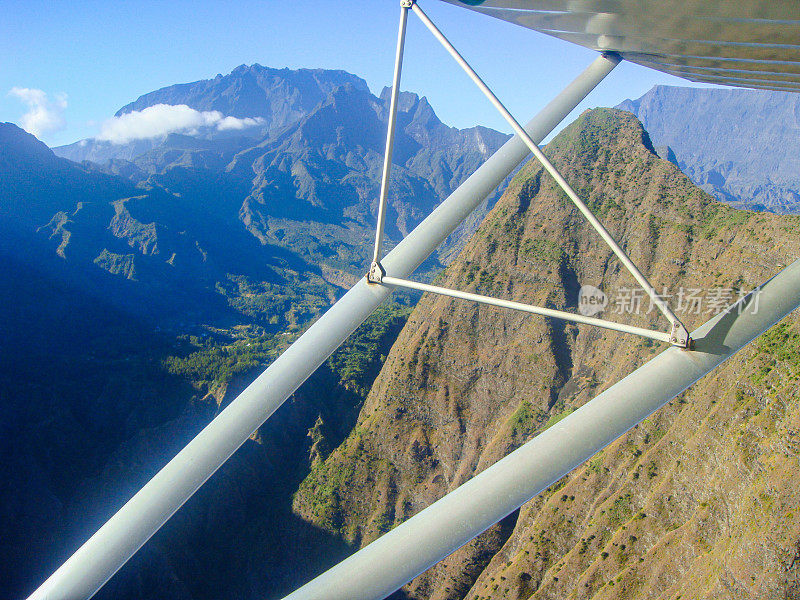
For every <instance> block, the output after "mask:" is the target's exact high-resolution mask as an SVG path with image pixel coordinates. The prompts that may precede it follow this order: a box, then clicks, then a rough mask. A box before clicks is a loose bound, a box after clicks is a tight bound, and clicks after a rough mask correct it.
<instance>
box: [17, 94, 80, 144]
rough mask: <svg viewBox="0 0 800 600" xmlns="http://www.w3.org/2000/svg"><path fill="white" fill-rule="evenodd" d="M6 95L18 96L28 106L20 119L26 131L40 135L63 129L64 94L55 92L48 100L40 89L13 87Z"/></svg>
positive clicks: (65, 106)
mask: <svg viewBox="0 0 800 600" xmlns="http://www.w3.org/2000/svg"><path fill="white" fill-rule="evenodd" d="M8 95H9V96H13V97H14V98H18V99H19V100H21V101H22V102H23V103H24V104H25V105H26V106H27V107H28V112H26V113H25V114H24V115H22V118H21V119H20V124H21V125H22V128H23V129H24V130H25V131H27V132H28V133H32V134H33V135H35V136H36V137H41V136H42V135H43V134H45V133H48V132H51V131H58V130H60V129H63V128H64V126H65V125H66V122H65V121H64V110H65V109H66V108H67V95H66V94H63V93H62V94H56V95H55V97H54V98H53V99H52V100H50V99H49V98H48V97H47V94H46V93H45V92H43V91H42V90H37V89H35V88H20V87H14V88H11V91H10V92H8Z"/></svg>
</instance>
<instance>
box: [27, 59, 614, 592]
mask: <svg viewBox="0 0 800 600" xmlns="http://www.w3.org/2000/svg"><path fill="white" fill-rule="evenodd" d="M618 63H619V58H618V57H616V56H615V55H610V56H599V57H598V58H596V59H595V60H594V62H592V64H591V65H589V67H588V68H587V69H586V70H585V71H584V72H583V73H581V74H580V75H579V76H578V77H577V78H576V79H575V80H574V81H573V82H572V83H570V84H569V85H568V86H567V87H566V88H565V89H564V91H562V92H561V93H560V94H559V95H558V96H557V97H556V98H555V99H553V101H552V102H550V103H549V104H548V105H547V106H546V107H545V108H544V109H542V110H541V111H540V112H539V114H538V115H537V116H536V117H535V118H534V119H533V120H532V121H531V122H530V123H529V124H528V127H527V132H528V134H529V135H530V136H531V137H532V138H533V139H535V140H539V141H541V140H543V139H544V138H545V137H546V136H547V135H548V134H549V133H550V132H551V131H553V129H555V127H556V126H557V125H558V124H559V123H560V122H561V121H562V120H563V119H564V118H565V117H566V116H567V115H568V114H569V113H570V112H571V111H572V110H573V109H574V108H575V107H576V106H577V105H578V104H579V103H580V102H581V100H583V99H584V98H585V97H586V96H587V95H588V94H589V92H591V91H592V90H593V89H594V87H595V86H596V85H597V84H598V83H600V81H602V80H603V79H604V78H605V76H606V75H608V73H610V72H611V71H612V70H613V68H614V67H615V66H616V65H617V64H618ZM527 155H528V149H527V146H526V145H525V143H524V142H523V141H522V140H521V139H520V138H519V137H518V136H515V137H513V138H511V139H510V140H509V141H508V142H506V143H505V144H504V145H503V146H502V147H501V148H500V149H499V150H498V151H497V152H495V153H494V154H493V155H492V156H491V157H489V158H488V159H487V160H486V162H484V164H483V165H481V166H480V167H479V168H478V169H477V170H476V171H475V172H474V173H473V174H472V175H471V176H470V177H468V178H467V179H466V181H464V183H462V184H461V186H459V188H458V189H457V190H455V191H454V192H453V193H452V194H451V195H450V196H449V197H448V198H447V199H446V200H445V201H444V202H442V203H441V204H440V205H439V206H438V207H437V208H436V210H434V211H433V212H432V213H431V214H430V215H429V216H428V217H427V218H426V219H425V220H424V221H422V223H420V224H419V225H418V226H417V227H416V228H415V229H414V230H413V231H412V232H411V233H410V234H409V235H408V236H407V237H406V238H405V239H404V240H403V241H401V242H400V243H399V244H398V245H397V246H396V247H395V248H394V249H393V250H392V251H391V252H390V253H389V254H387V255H386V256H385V257H384V259H383V262H384V264H385V265H386V266H387V268H390V269H391V270H392V272H393V273H395V274H398V275H401V276H407V275H409V274H410V273H411V272H412V271H414V269H416V268H417V267H418V266H419V265H420V264H421V263H422V262H423V261H424V260H425V259H426V258H427V257H428V256H429V255H430V254H431V253H432V252H433V251H434V250H436V248H437V247H438V246H439V244H441V242H442V241H444V239H445V238H446V237H447V236H448V235H450V234H451V233H452V232H453V231H454V230H455V229H456V227H457V226H458V225H459V224H460V223H461V222H462V221H463V220H464V219H465V218H466V217H467V216H468V215H469V214H470V213H471V212H472V211H473V210H474V209H475V208H477V207H478V206H479V205H480V203H481V202H482V201H483V200H484V199H485V198H486V197H487V196H488V195H489V194H490V193H492V191H493V190H494V189H495V188H496V187H497V186H498V185H500V183H501V182H502V181H503V180H504V179H505V178H506V177H508V175H509V174H510V173H511V172H512V171H513V170H514V169H515V168H516V167H517V166H518V165H519V164H520V163H521V162H522V161H523V160H524V159H525V157H526V156H527ZM390 293H391V288H389V287H386V286H379V285H372V284H369V283H367V281H366V279H362V280H361V281H359V282H358V283H357V284H356V285H355V286H353V288H352V289H350V291H348V292H347V293H346V294H345V295H344V296H343V297H342V298H341V299H340V300H339V301H338V302H336V303H335V304H334V305H333V306H332V307H331V308H330V309H329V310H328V311H327V312H326V313H325V314H324V315H322V316H321V317H320V318H319V319H318V320H317V321H316V322H315V323H314V324H313V325H312V326H311V327H310V328H309V329H308V330H307V331H306V332H305V333H304V334H303V335H302V336H300V338H298V339H297V341H295V342H294V344H292V345H291V346H290V347H289V348H288V349H287V350H286V351H285V352H284V353H283V354H282V355H281V356H280V357H278V358H277V359H276V360H275V362H273V363H272V364H271V365H270V366H269V368H267V370H266V371H264V373H262V374H261V375H260V376H259V377H258V378H257V379H256V380H255V381H254V382H253V383H251V384H250V385H249V386H248V387H247V388H246V389H245V390H244V391H243V392H242V393H241V394H240V395H239V396H238V397H237V398H236V399H235V400H233V402H231V404H230V405H228V407H227V408H225V410H223V411H222V412H221V413H220V414H219V415H218V416H217V417H216V418H215V419H214V420H213V421H211V423H209V424H208V425H207V426H206V428H205V429H203V430H202V431H201V432H200V433H199V434H198V435H197V436H196V437H195V438H194V439H193V440H192V441H191V442H189V444H187V446H186V447H185V448H184V449H183V450H181V451H180V452H179V453H178V454H177V455H176V456H175V458H173V459H172V460H171V461H170V462H169V463H167V465H166V466H165V467H164V468H163V469H161V471H159V472H158V473H157V474H156V475H155V476H154V477H153V478H152V479H151V480H150V481H149V482H148V483H147V484H146V485H145V486H144V487H143V488H142V489H141V490H140V491H139V492H137V493H136V495H134V496H133V498H131V499H130V500H129V501H128V502H127V503H126V504H125V505H124V506H123V507H122V508H121V509H120V510H119V511H118V512H117V513H116V514H115V515H114V516H113V517H111V519H109V520H108V522H107V523H105V524H104V525H103V526H102V527H101V528H100V529H99V530H98V531H97V532H96V533H95V534H94V535H93V536H92V537H91V538H89V540H88V541H86V542H85V543H84V544H83V545H82V546H81V547H80V548H78V550H76V552H75V553H74V554H73V555H72V556H71V557H70V558H69V559H67V561H66V562H65V563H64V564H63V565H61V567H59V568H58V570H57V571H56V572H55V573H53V574H52V575H51V576H50V577H49V578H48V579H47V581H45V582H44V583H43V584H42V585H41V586H40V587H39V588H38V589H37V590H36V591H35V592H34V593H33V594H32V595H31V596H30V599H31V600H83V599H87V598H91V597H92V596H93V595H94V593H95V592H96V591H97V590H98V589H99V588H100V587H102V585H103V584H104V583H105V582H106V581H108V580H109V579H110V578H111V576H112V575H114V573H116V572H117V571H118V570H119V568H120V567H122V565H124V564H125V563H126V562H127V560H128V559H129V558H130V557H131V556H132V555H133V554H134V553H135V552H136V551H137V550H138V549H139V548H140V547H141V546H142V545H143V544H144V543H145V542H146V541H147V540H148V539H150V537H151V536H152V535H153V534H154V533H155V532H156V531H158V529H159V528H160V527H161V526H162V525H163V524H164V522H166V521H167V519H169V518H170V517H171V516H172V515H173V514H174V513H175V512H176V511H177V510H178V509H179V508H180V507H181V506H182V505H183V503H184V502H186V500H187V499H188V498H189V497H190V496H191V495H192V494H194V492H195V491H197V489H198V488H199V487H200V486H201V485H203V483H204V482H205V481H206V480H207V479H208V478H209V477H211V475H212V474H213V473H214V472H215V471H216V470H217V469H218V468H219V467H220V465H222V463H224V462H225V461H226V460H227V459H228V458H229V457H230V456H231V455H232V454H233V453H234V452H235V451H236V449H237V448H239V446H241V445H242V444H243V443H244V442H245V441H246V440H247V439H248V438H249V437H250V435H251V434H252V433H253V432H254V431H255V430H256V429H257V428H258V427H260V426H261V424H262V423H264V421H266V420H267V419H268V418H269V416H270V415H271V414H272V413H273V412H275V410H277V408H278V407H279V406H280V405H281V404H283V402H284V401H285V400H286V398H288V397H289V395H290V394H292V393H293V392H294V391H295V390H296V389H297V388H298V387H299V386H300V385H301V384H302V383H303V382H304V381H305V380H306V379H307V378H308V377H309V376H310V375H311V373H313V372H314V370H315V369H316V368H317V367H318V366H319V365H320V364H322V362H323V361H325V359H326V358H327V357H328V356H330V354H331V353H332V352H333V351H334V350H336V348H338V347H339V346H340V345H341V344H342V342H344V340H345V339H347V337H348V336H349V335H350V334H351V333H352V332H353V331H354V330H355V329H356V327H358V326H359V325H360V324H361V323H362V322H363V321H364V320H365V319H366V318H367V317H368V316H369V315H370V314H372V312H373V311H374V310H375V308H377V307H378V305H380V303H381V302H383V301H384V300H385V299H386V298H387V297H388V296H389V295H390Z"/></svg>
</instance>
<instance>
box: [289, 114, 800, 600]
mask: <svg viewBox="0 0 800 600" xmlns="http://www.w3.org/2000/svg"><path fill="white" fill-rule="evenodd" d="M548 153H549V154H550V156H551V157H552V158H553V160H554V162H555V163H556V164H557V165H558V166H559V168H560V169H561V170H562V171H563V173H564V174H565V176H566V178H567V179H568V180H569V181H570V182H571V183H572V184H573V186H574V187H575V188H576V190H578V191H579V193H580V195H581V196H582V197H583V198H585V199H587V200H588V202H589V204H590V205H591V206H592V208H593V209H594V211H595V212H596V214H598V216H599V217H600V218H601V219H602V220H603V221H604V222H605V223H606V225H607V227H608V228H609V230H610V231H611V233H612V234H613V235H614V236H615V237H616V238H617V239H618V240H620V241H621V242H622V245H623V247H625V248H626V250H627V252H628V253H629V255H630V256H631V257H632V259H633V260H634V262H635V263H636V264H637V265H638V266H639V267H640V268H641V269H642V270H643V272H645V273H646V274H647V275H648V277H649V278H650V280H651V282H652V283H653V284H654V285H655V286H656V287H657V288H658V289H661V288H662V287H664V288H665V289H666V290H668V291H667V293H671V294H675V295H676V296H674V297H672V298H671V299H670V300H671V303H672V305H673V307H674V308H677V309H678V311H679V314H680V316H681V318H682V319H683V320H684V321H685V323H686V324H687V325H688V326H689V327H690V329H691V328H692V327H693V326H696V325H698V324H700V323H702V322H704V321H705V320H707V319H708V318H709V317H710V314H708V313H709V312H710V313H713V312H714V311H715V310H719V306H718V305H719V304H720V303H719V302H715V301H714V300H713V297H717V298H720V297H722V296H725V297H726V298H727V299H728V301H732V300H734V299H735V298H736V294H737V292H736V290H750V289H753V288H754V287H755V286H757V285H758V284H759V283H761V282H763V281H765V280H766V279H767V278H768V277H769V276H770V275H771V274H774V273H775V272H777V271H778V270H779V269H780V267H781V266H782V265H785V264H787V263H788V262H789V261H792V260H794V258H796V257H797V255H798V252H799V251H800V221H798V220H797V219H795V218H791V217H782V216H777V215H772V214H764V213H752V212H745V211H737V210H734V209H732V208H729V207H727V206H725V205H723V204H721V203H719V202H717V201H715V200H714V199H712V198H711V197H710V196H708V195H707V194H705V193H704V192H702V191H701V190H699V189H698V188H696V187H695V186H694V185H693V184H692V183H691V181H689V179H688V178H687V177H686V176H685V175H684V174H683V173H681V172H680V171H679V170H678V168H677V167H676V166H675V165H674V164H672V163H670V162H668V161H666V160H662V159H660V158H659V157H658V156H657V154H656V153H655V150H654V149H653V147H652V145H651V143H650V140H649V138H648V135H647V134H646V133H645V131H644V130H643V129H642V126H641V125H640V124H639V122H638V121H637V120H636V119H635V118H633V117H632V116H631V115H630V114H628V113H624V112H620V111H615V110H609V109H598V110H595V111H591V112H587V113H584V114H583V115H582V116H581V117H580V118H579V119H578V121H577V122H576V123H574V124H572V125H571V126H570V127H568V128H567V129H566V130H565V131H564V132H562V133H561V134H560V135H559V136H558V137H557V138H556V139H555V140H554V141H553V143H552V144H550V145H549V147H548ZM440 283H441V284H442V285H444V286H447V287H454V288H458V289H465V290H469V291H478V292H480V293H484V294H490V295H495V296H499V297H503V298H509V299H513V300H517V301H523V302H528V303H536V304H539V305H544V306H551V307H556V308H561V309H567V310H575V309H576V302H577V292H578V288H579V287H580V286H581V285H585V284H590V285H594V286H597V287H599V288H601V289H603V290H604V291H605V292H606V294H608V296H609V297H610V298H611V302H610V304H609V307H608V308H607V310H606V313H605V316H606V317H607V318H611V319H615V320H620V321H625V322H629V323H632V324H636V325H640V326H649V327H663V326H664V322H663V320H659V318H658V315H657V311H655V310H652V309H651V310H648V309H649V306H648V302H647V300H646V299H645V300H642V304H641V307H640V310H639V311H638V314H637V313H636V311H629V309H632V308H634V304H635V302H634V303H632V302H631V300H630V298H633V297H634V296H635V295H633V294H631V293H630V288H632V287H634V282H633V280H632V278H631V277H630V276H629V275H628V274H627V273H626V272H624V271H623V270H621V268H620V267H619V265H618V263H617V262H616V260H615V259H614V258H613V256H612V255H611V253H610V251H609V250H608V249H607V248H606V247H605V245H604V244H603V243H602V242H601V241H600V240H599V239H598V237H597V236H596V234H595V233H594V232H593V230H591V228H590V227H589V225H588V224H586V222H585V221H584V220H583V219H582V217H581V216H580V215H579V213H578V212H577V210H576V209H575V208H573V207H572V205H571V203H569V201H568V199H567V198H566V197H565V196H564V195H563V193H561V192H560V190H559V189H558V188H557V187H556V185H555V183H553V182H552V181H551V179H550V178H549V177H548V176H547V175H546V174H543V173H542V171H541V169H540V168H539V167H538V166H536V165H528V166H526V167H525V168H524V169H523V170H522V171H521V172H520V174H519V175H517V177H516V178H515V179H514V180H513V182H512V183H511V185H510V186H509V188H508V190H507V191H506V192H505V194H504V195H503V197H502V198H501V200H500V201H499V202H498V203H497V205H496V206H495V208H494V209H493V210H492V212H491V213H490V214H489V216H488V218H487V220H486V221H485V222H484V223H483V224H482V225H481V227H480V229H479V230H478V232H477V234H476V236H475V237H474V238H473V239H472V240H470V242H469V243H468V244H467V246H466V248H465V249H464V250H463V252H461V254H460V255H459V256H458V258H457V259H456V260H455V261H454V262H453V263H452V264H451V265H450V266H449V268H448V269H447V270H446V271H445V272H444V273H443V274H442V275H441V277H440ZM681 288H683V292H681ZM695 289H696V290H699V291H692V290H695ZM678 294H682V296H681V298H680V299H679V298H678V296H677V295H678ZM689 294H691V297H697V296H699V297H701V300H700V302H699V304H698V302H697V301H692V302H690V301H689V297H690V296H689ZM681 304H682V305H683V306H681ZM715 307H716V308H715ZM616 312H619V314H615V313H616ZM798 335H800V333H799V332H798V323H797V321H796V319H789V320H787V322H786V323H784V324H781V325H780V326H778V327H777V328H776V329H774V330H773V331H772V332H771V333H770V334H769V335H768V336H767V337H766V338H764V340H762V341H761V342H760V343H759V344H758V345H757V346H756V347H754V348H750V349H748V350H747V351H745V352H743V353H742V354H741V355H739V356H737V357H736V358H734V359H733V360H731V361H730V362H729V363H728V364H726V365H725V366H724V367H723V368H722V369H720V370H718V371H716V372H715V373H714V374H712V375H711V376H709V377H707V378H706V379H704V380H703V381H701V382H700V383H699V384H697V385H696V386H694V387H693V388H692V389H691V390H690V391H689V392H687V393H686V394H684V395H683V396H681V397H680V398H679V399H677V400H675V401H674V402H672V403H670V404H669V406H668V407H666V408H665V409H663V410H662V411H660V412H659V413H657V414H656V415H654V416H653V417H652V418H651V419H649V420H648V421H647V422H645V423H644V424H642V425H640V426H639V427H637V428H636V429H634V430H633V431H631V432H629V433H628V434H627V435H625V436H623V437H622V438H621V439H619V440H618V441H616V442H615V443H614V444H612V445H611V446H610V447H609V448H608V449H606V450H605V451H604V452H601V453H600V454H598V455H597V456H596V457H594V458H593V459H592V460H590V461H589V462H587V463H586V464H585V465H584V466H583V467H581V468H580V469H578V470H576V471H575V472H573V473H572V474H570V475H569V476H567V477H565V478H564V480H563V481H561V482H559V483H558V484H557V485H555V486H553V487H552V488H551V489H550V490H548V491H547V492H546V493H544V494H542V495H541V496H539V497H538V498H536V499H534V500H532V501H531V502H530V503H528V504H527V505H526V506H524V507H523V508H522V509H521V510H520V511H519V512H518V513H515V514H513V515H511V516H510V517H508V518H507V519H506V520H505V521H504V522H502V523H500V524H498V525H497V526H495V527H493V528H492V529H490V530H489V531H488V532H486V533H485V534H483V535H482V536H480V537H479V538H478V539H477V540H475V541H474V542H472V543H470V544H468V545H467V546H465V547H464V548H462V549H460V550H459V551H457V552H456V553H455V554H453V555H452V556H451V557H449V558H448V559H447V560H445V561H443V562H442V563H440V564H439V565H437V566H436V567H434V568H433V569H431V570H430V571H429V572H427V573H425V574H423V575H422V576H420V577H419V578H417V579H416V580H415V581H413V582H412V583H411V584H409V585H408V586H407V587H406V588H405V590H404V593H405V594H406V595H407V596H408V597H410V598H419V599H423V598H425V599H437V600H443V599H461V598H471V599H476V600H477V599H478V598H480V599H495V598H498V599H499V598H520V599H521V598H552V599H553V600H555V599H556V598H559V599H560V598H623V597H624V598H652V597H660V598H675V599H677V598H681V597H682V598H723V597H724V598H731V597H756V598H776V597H782V596H780V594H784V593H786V594H788V593H790V590H791V589H793V588H792V585H793V584H792V581H794V579H793V578H795V577H796V571H797V562H796V561H795V560H793V559H794V557H795V556H796V543H797V541H798V540H799V539H800V517H798V516H797V511H798V502H797V499H796V497H795V494H794V491H793V490H794V489H796V488H797V486H798V484H800V469H798V464H797V461H798V454H797V452H798V449H800V448H798V445H797V441H798V440H797V439H796V437H797V435H798V429H797V428H798V425H800V406H798V402H797V399H796V398H795V397H794V396H795V394H794V386H793V383H792V382H793V381H794V380H795V379H796V378H797V373H796V369H797V365H798V360H800V354H798V352H797V350H796V347H795V346H794V343H795V342H794V340H796V339H797V336H798ZM659 350H660V347H658V346H657V345H655V344H653V343H650V342H648V341H645V340H642V339H637V338H635V337H627V336H624V335H622V334H617V333H606V332H603V331H601V330H598V329H595V328H590V327H586V326H576V325H570V324H565V323H563V322H559V321H552V320H546V319H541V318H538V317H532V316H527V315H522V314H518V313H512V312H504V311H501V310H499V309H493V308H487V307H480V306H477V305H475V304H471V303H464V302H461V301H458V300H453V299H447V298H443V297H436V296H424V297H423V299H422V300H421V301H420V303H419V304H418V306H417V308H416V309H415V310H414V312H413V313H412V315H411V317H410V318H409V320H408V323H407V325H406V326H405V328H404V329H403V331H402V332H401V333H400V335H399V337H398V339H397V341H396V343H395V344H394V346H393V347H392V350H391V352H390V354H389V356H388V358H387V360H386V363H385V365H384V367H383V369H382V371H381V373H380V375H379V377H378V379H377V380H376V382H375V385H374V386H373V388H372V390H371V391H370V394H369V396H368V397H367V400H366V402H365V404H364V406H363V408H362V410H361V412H360V415H359V418H358V422H357V424H356V426H355V428H354V429H353V431H352V432H351V433H350V435H349V436H348V437H347V439H346V440H345V441H344V442H343V443H342V444H341V445H340V446H339V447H338V448H336V449H335V450H334V451H333V452H332V453H331V455H330V456H329V457H328V458H327V459H326V460H324V461H322V462H320V463H319V464H317V466H316V467H315V468H313V469H312V471H311V473H310V474H309V476H308V477H307V478H306V479H305V480H304V481H303V483H302V484H301V485H300V488H299V490H298V491H297V493H296V494H295V496H294V510H295V512H296V513H297V514H298V515H300V516H301V517H303V518H304V519H306V520H308V521H309V522H311V523H313V524H315V525H317V526H318V527H321V528H323V529H325V530H327V531H329V532H331V533H333V534H336V535H338V536H340V537H342V538H344V539H345V540H347V541H348V542H351V543H353V544H362V545H363V544H366V543H368V542H369V541H371V540H373V539H374V538H376V537H377V536H379V535H380V534H381V533H383V532H385V531H387V530H388V529H390V528H391V527H392V526H393V525H395V524H397V523H399V522H401V521H402V520H404V519H406V518H408V517H409V516H411V515H413V514H414V513H416V512H418V511H419V510H421V509H422V508H424V507H425V506H427V505H429V504H430V503H431V502H433V501H434V500H435V499H437V498H438V497H440V496H442V495H443V494H445V493H447V492H448V491H449V490H452V489H454V488H455V487H457V486H458V485H460V484H461V483H463V482H464V481H466V480H467V479H468V478H470V477H471V476H473V475H474V474H475V473H477V472H479V471H481V470H483V469H484V468H486V467H487V466H489V465H491V464H492V463H493V462H495V461H496V460H498V459H499V458H501V457H502V456H504V455H505V454H507V453H508V452H509V451H511V450H513V449H514V448H516V447H518V446H519V445H520V444H522V443H524V442H525V441H526V440H528V439H530V438H531V437H533V436H535V435H536V434H537V433H538V432H540V431H542V430H544V429H545V428H547V427H548V426H549V425H551V424H553V423H554V422H556V421H557V420H558V419H559V418H561V417H563V416H564V415H565V414H566V413H568V412H569V411H571V410H573V409H574V408H576V407H578V406H580V405H581V404H583V403H584V402H586V401H588V400H589V399H591V398H592V397H594V396H595V395H596V394H597V393H598V392H600V391H602V390H603V389H604V388H605V387H607V386H609V385H611V384H612V383H614V382H615V381H617V380H619V379H620V378H621V377H623V376H624V375H625V374H627V373H629V372H630V371H631V370H633V369H634V368H635V367H636V366H638V365H640V364H642V363H643V362H644V361H646V360H647V359H648V358H649V357H651V356H653V355H654V354H655V353H657V352H658V351H659Z"/></svg>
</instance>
